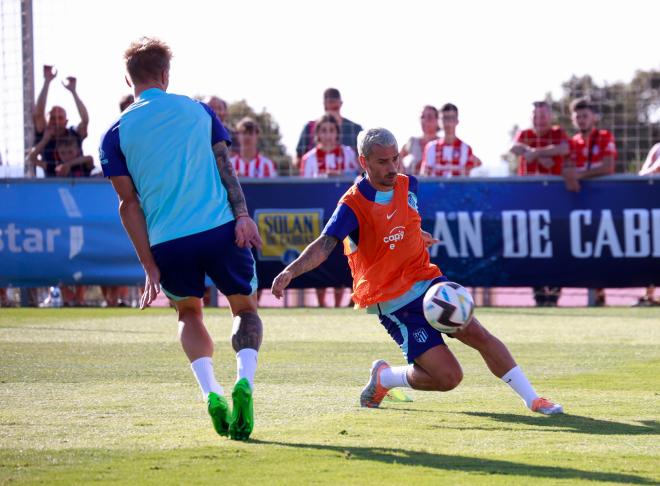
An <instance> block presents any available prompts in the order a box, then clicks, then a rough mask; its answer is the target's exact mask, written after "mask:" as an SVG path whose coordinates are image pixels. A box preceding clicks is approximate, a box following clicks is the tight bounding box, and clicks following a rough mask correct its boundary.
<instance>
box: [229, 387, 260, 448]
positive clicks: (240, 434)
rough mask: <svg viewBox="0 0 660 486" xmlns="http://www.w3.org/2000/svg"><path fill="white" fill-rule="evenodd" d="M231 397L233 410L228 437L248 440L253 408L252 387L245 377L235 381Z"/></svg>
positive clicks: (250, 431)
mask: <svg viewBox="0 0 660 486" xmlns="http://www.w3.org/2000/svg"><path fill="white" fill-rule="evenodd" d="M231 397H232V399H233V401H234V410H233V412H232V414H231V423H230V424H229V437H231V438H232V439H234V440H248V439H249V438H250V434H251V433H252V429H253V428H254V409H253V406H252V389H251V388H250V383H249V382H248V381H247V379H246V378H241V379H240V380H238V381H237V382H236V384H235V385H234V391H233V392H232V394H231Z"/></svg>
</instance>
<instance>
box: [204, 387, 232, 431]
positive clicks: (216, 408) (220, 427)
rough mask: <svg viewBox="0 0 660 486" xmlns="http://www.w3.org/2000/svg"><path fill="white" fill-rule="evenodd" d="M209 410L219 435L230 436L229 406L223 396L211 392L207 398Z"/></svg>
mask: <svg viewBox="0 0 660 486" xmlns="http://www.w3.org/2000/svg"><path fill="white" fill-rule="evenodd" d="M206 403H207V410H208V411H209V415H210V416H211V421H212V422H213V428H214V429H215V431H216V432H217V433H218V434H219V435H224V436H227V435H229V417H230V413H229V404H228V403H227V399H226V398H225V397H223V396H222V395H218V394H217V393H214V392H211V393H209V396H208V398H207V402H206Z"/></svg>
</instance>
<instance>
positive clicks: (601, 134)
mask: <svg viewBox="0 0 660 486" xmlns="http://www.w3.org/2000/svg"><path fill="white" fill-rule="evenodd" d="M571 120H572V121H573V126H574V127H575V128H576V129H577V130H578V132H577V133H576V134H575V135H573V137H572V138H571V140H570V148H571V151H570V155H569V157H567V159H566V163H565V164H564V169H563V171H562V172H563V175H564V182H565V183H566V189H568V190H569V191H572V192H579V191H580V180H582V179H589V178H591V177H598V176H602V175H609V174H613V173H614V163H615V161H616V156H617V153H616V143H615V142H614V135H612V133H611V132H609V131H607V130H600V129H598V127H597V126H596V125H597V123H598V113H597V112H596V107H595V106H594V105H593V104H592V103H591V102H590V101H589V100H588V99H587V98H579V99H577V100H574V101H573V103H571ZM594 304H595V305H596V306H598V307H601V306H604V305H605V289H596V298H595V302H594Z"/></svg>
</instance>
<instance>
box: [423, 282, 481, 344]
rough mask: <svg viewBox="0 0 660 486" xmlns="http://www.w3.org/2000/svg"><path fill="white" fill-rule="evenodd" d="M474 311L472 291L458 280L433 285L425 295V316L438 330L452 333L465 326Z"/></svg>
mask: <svg viewBox="0 0 660 486" xmlns="http://www.w3.org/2000/svg"><path fill="white" fill-rule="evenodd" d="M473 313H474V300H472V296H471V295H470V292H468V291H467V289H466V288H465V287H463V286H461V285H459V284H457V283H456V282H439V283H437V284H434V285H431V287H430V288H429V289H428V290H427V291H426V294H425V295H424V317H426V320H427V321H428V323H429V324H430V325H431V326H433V327H434V328H436V329H437V330H438V331H441V332H444V333H448V334H451V333H453V332H456V331H458V330H460V329H462V328H464V327H465V326H466V325H467V324H468V323H469V322H470V320H471V319H472V314H473Z"/></svg>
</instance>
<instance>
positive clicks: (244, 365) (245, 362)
mask: <svg viewBox="0 0 660 486" xmlns="http://www.w3.org/2000/svg"><path fill="white" fill-rule="evenodd" d="M257 354H258V352H257V350H256V349H251V348H243V349H241V350H240V351H239V352H238V353H236V381H238V380H240V379H241V378H246V379H247V381H248V382H249V383H250V388H252V389H253V390H254V374H255V373H256V372H257Z"/></svg>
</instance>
